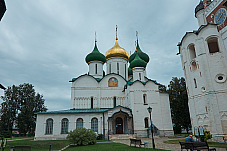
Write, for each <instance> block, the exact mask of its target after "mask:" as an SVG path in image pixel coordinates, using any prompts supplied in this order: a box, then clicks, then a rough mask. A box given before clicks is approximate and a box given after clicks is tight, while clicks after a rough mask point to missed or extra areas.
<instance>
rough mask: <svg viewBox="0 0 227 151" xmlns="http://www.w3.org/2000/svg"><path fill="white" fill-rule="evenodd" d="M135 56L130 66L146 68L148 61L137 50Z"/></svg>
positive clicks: (132, 67)
mask: <svg viewBox="0 0 227 151" xmlns="http://www.w3.org/2000/svg"><path fill="white" fill-rule="evenodd" d="M134 54H135V58H134V59H133V60H132V62H131V63H130V66H129V67H130V68H131V69H132V70H133V69H134V68H146V66H147V63H146V62H145V61H144V60H143V59H141V58H140V56H139V53H138V52H137V51H136V52H135V53H134Z"/></svg>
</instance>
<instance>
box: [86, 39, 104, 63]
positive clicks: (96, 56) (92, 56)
mask: <svg viewBox="0 0 227 151" xmlns="http://www.w3.org/2000/svg"><path fill="white" fill-rule="evenodd" d="M85 61H86V62H87V64H89V63H90V62H92V61H98V62H99V61H101V62H102V63H105V62H106V57H105V56H104V55H103V54H101V53H100V52H99V50H98V48H97V46H96V42H95V47H94V50H93V51H92V52H91V53H89V54H88V55H87V56H86V58H85Z"/></svg>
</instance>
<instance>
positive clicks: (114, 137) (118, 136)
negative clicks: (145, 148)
mask: <svg viewBox="0 0 227 151" xmlns="http://www.w3.org/2000/svg"><path fill="white" fill-rule="evenodd" d="M130 138H136V135H135V134H115V135H109V139H110V140H119V139H130Z"/></svg>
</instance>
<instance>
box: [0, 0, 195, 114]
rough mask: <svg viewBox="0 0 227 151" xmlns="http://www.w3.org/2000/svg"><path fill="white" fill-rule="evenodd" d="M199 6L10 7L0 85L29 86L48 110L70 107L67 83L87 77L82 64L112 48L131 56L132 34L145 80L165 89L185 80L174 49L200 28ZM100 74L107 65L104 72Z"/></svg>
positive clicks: (167, 1)
mask: <svg viewBox="0 0 227 151" xmlns="http://www.w3.org/2000/svg"><path fill="white" fill-rule="evenodd" d="M198 3H199V0H64V1H63V0H7V1H6V6H7V11H6V13H5V15H4V16H3V18H2V21H1V22H0V59H1V63H0V79H1V80H0V83H1V84H2V85H4V86H5V87H8V86H12V85H13V84H14V85H19V84H23V83H30V84H32V85H34V88H35V90H36V92H39V93H41V94H43V96H44V99H45V100H46V101H45V105H46V106H47V108H48V109H49V110H61V109H69V108H70V97H71V92H70V88H71V83H70V82H69V81H70V80H71V79H72V78H74V77H78V76H80V75H82V74H85V73H87V72H88V65H87V64H86V62H85V57H86V55H87V54H88V53H90V52H91V51H92V50H93V47H94V39H95V31H96V33H97V46H98V49H99V51H100V52H101V53H103V54H105V53H106V51H108V50H109V49H110V48H111V47H113V45H114V43H115V26H116V25H118V38H119V41H118V42H119V45H120V46H121V47H123V48H124V49H125V50H126V51H128V53H129V54H130V52H131V53H133V52H134V51H135V40H136V31H138V33H139V44H140V48H141V50H142V51H143V52H145V53H147V54H148V55H149V57H150V62H149V63H148V65H147V68H146V69H147V76H148V77H149V78H150V79H153V80H156V81H157V82H159V83H161V84H164V85H168V84H169V82H170V81H171V79H172V77H182V76H184V75H183V70H182V66H181V61H180V56H177V55H176V53H177V52H178V47H177V43H178V42H179V41H180V40H181V39H182V37H183V36H184V34H185V33H186V32H187V31H192V30H196V29H198V24H197V20H196V18H195V17H194V10H195V7H196V5H197V4H198ZM104 70H106V66H105V65H104Z"/></svg>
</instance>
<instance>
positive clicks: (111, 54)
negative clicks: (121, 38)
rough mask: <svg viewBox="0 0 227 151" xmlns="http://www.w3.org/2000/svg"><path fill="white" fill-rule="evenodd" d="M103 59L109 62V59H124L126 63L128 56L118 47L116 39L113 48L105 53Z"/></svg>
mask: <svg viewBox="0 0 227 151" xmlns="http://www.w3.org/2000/svg"><path fill="white" fill-rule="evenodd" d="M105 57H106V60H109V59H111V58H124V59H126V60H127V61H128V58H129V55H128V52H127V51H126V50H125V49H124V48H121V47H120V46H119V44H118V41H117V39H116V42H115V44H114V46H113V47H112V48H111V49H109V50H108V51H107V52H106V54H105Z"/></svg>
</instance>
